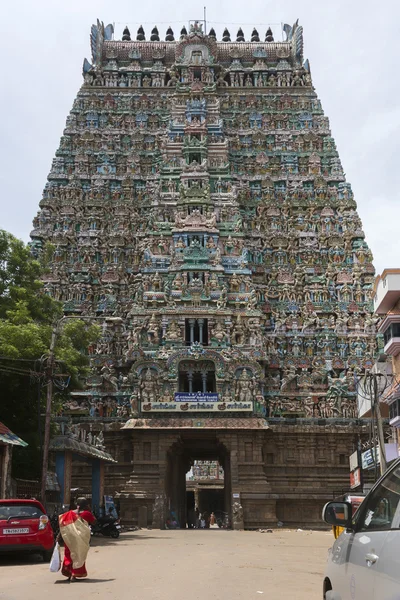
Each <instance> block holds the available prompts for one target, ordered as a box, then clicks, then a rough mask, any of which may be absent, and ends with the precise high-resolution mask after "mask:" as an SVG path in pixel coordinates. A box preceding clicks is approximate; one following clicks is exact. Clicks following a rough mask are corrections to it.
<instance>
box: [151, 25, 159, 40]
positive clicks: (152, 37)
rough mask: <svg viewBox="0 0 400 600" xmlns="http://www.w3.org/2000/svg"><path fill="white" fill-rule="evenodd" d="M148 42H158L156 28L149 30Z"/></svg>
mask: <svg viewBox="0 0 400 600" xmlns="http://www.w3.org/2000/svg"><path fill="white" fill-rule="evenodd" d="M150 41H151V42H159V41H160V36H159V34H158V29H157V26H155V27H153V29H152V30H151V36H150Z"/></svg>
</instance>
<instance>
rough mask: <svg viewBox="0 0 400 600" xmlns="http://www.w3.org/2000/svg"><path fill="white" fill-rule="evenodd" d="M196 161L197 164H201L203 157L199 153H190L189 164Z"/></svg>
mask: <svg viewBox="0 0 400 600" xmlns="http://www.w3.org/2000/svg"><path fill="white" fill-rule="evenodd" d="M194 161H196V162H197V164H201V155H200V153H199V152H190V154H189V164H190V163H192V162H194Z"/></svg>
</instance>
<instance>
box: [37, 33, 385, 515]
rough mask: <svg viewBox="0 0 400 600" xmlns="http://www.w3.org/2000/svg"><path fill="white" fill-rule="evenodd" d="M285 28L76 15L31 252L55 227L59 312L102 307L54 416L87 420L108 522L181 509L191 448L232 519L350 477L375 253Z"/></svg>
mask: <svg viewBox="0 0 400 600" xmlns="http://www.w3.org/2000/svg"><path fill="white" fill-rule="evenodd" d="M284 31H285V35H286V40H285V41H284V42H275V41H274V39H273V35H272V32H271V30H268V31H267V32H266V35H265V41H262V39H263V38H264V36H262V38H261V40H260V36H259V33H258V32H257V31H256V30H255V29H254V30H253V32H252V36H251V41H245V39H244V35H243V32H242V30H241V29H240V30H239V31H238V33H237V37H236V40H234V41H232V40H231V37H230V34H229V32H228V30H225V31H224V34H223V38H222V40H221V41H217V39H216V35H215V32H214V30H211V31H210V32H209V33H208V34H207V35H206V34H205V33H204V32H203V29H202V26H201V24H199V23H198V22H195V23H193V24H192V25H191V26H190V28H189V31H187V30H186V28H183V29H182V31H181V33H180V36H178V39H176V40H175V38H174V33H173V32H172V30H171V28H169V29H168V30H167V33H166V37H165V40H162V41H161V40H160V37H159V32H158V30H157V28H154V29H153V30H152V32H151V34H150V36H149V37H150V39H146V34H145V32H144V30H143V28H142V27H140V28H139V29H138V32H137V36H136V40H132V39H131V34H130V32H129V30H128V29H127V28H126V29H125V30H124V33H123V36H122V40H121V41H116V40H114V36H113V28H112V26H110V25H109V26H107V27H104V25H103V24H102V23H100V22H98V23H97V25H94V26H93V27H92V31H91V47H92V61H91V63H90V62H89V61H87V60H86V59H85V62H84V66H83V77H84V83H83V85H82V87H81V89H80V90H79V92H78V95H77V97H76V99H75V101H74V103H73V107H72V110H71V112H70V114H69V116H68V118H67V123H66V128H65V130H64V134H63V136H62V138H61V142H60V146H59V148H58V150H57V152H56V156H55V158H54V160H53V164H52V168H51V172H50V174H49V177H48V183H47V184H46V187H45V190H44V194H43V198H42V200H41V202H40V212H39V214H38V216H37V217H36V218H35V220H34V229H33V231H32V234H31V235H32V250H33V252H37V253H40V252H42V251H43V249H44V247H45V245H46V242H50V243H51V244H52V253H53V258H52V262H51V271H50V273H49V274H48V275H46V277H45V289H46V293H48V294H51V295H52V296H53V297H55V298H56V299H58V300H60V301H62V302H63V303H64V310H65V314H66V315H82V316H84V317H85V318H90V317H91V316H96V317H103V322H102V325H101V332H102V333H101V338H100V340H99V341H98V342H97V343H96V344H95V345H93V347H91V348H90V349H89V353H90V359H91V366H92V374H91V376H90V377H88V378H87V380H86V381H85V385H84V389H82V390H80V391H79V390H76V391H73V392H72V393H71V398H70V400H69V401H68V402H67V403H65V405H64V407H63V411H62V413H61V414H60V415H59V416H58V419H59V421H60V422H61V423H62V425H63V427H64V430H67V431H69V433H66V435H73V436H75V437H79V438H80V439H82V440H83V441H85V440H87V439H88V436H90V437H91V436H92V435H94V434H98V432H99V431H101V432H102V433H103V435H104V444H105V447H106V449H107V452H109V453H110V454H111V455H112V456H113V457H114V458H115V459H116V460H117V464H115V465H114V464H113V465H110V466H107V467H106V469H105V489H106V492H107V493H111V494H115V493H117V495H118V497H119V499H120V505H121V513H122V517H123V518H124V519H125V520H127V521H133V522H135V521H137V519H138V511H139V510H141V511H142V512H141V515H142V517H141V518H142V520H143V514H144V513H143V510H146V511H147V520H148V523H151V524H153V526H156V527H162V526H163V523H165V519H166V515H167V514H168V512H169V511H174V513H175V514H177V515H178V516H179V521H180V523H181V524H182V525H184V524H185V522H186V510H187V502H186V496H185V495H186V494H187V491H186V477H185V473H186V472H188V471H189V470H190V467H191V465H193V463H194V461H196V460H198V461H218V463H219V464H220V465H221V466H222V468H223V471H224V508H225V511H226V512H227V513H229V514H230V515H231V519H232V522H233V524H234V525H235V526H237V527H241V526H245V527H259V526H263V525H265V524H268V523H276V522H277V521H278V520H281V521H283V522H284V523H303V524H307V523H318V522H319V519H320V508H321V506H322V504H323V503H324V502H325V501H326V500H327V499H330V498H331V497H332V494H334V493H335V492H336V493H338V492H340V491H341V490H342V489H343V488H346V487H347V486H348V456H349V455H350V454H351V452H352V451H353V449H354V447H355V444H356V441H357V439H358V438H359V436H363V435H364V426H363V424H362V423H361V422H360V421H358V420H357V419H356V416H357V415H356V410H357V406H356V391H355V388H354V381H355V375H356V374H357V373H358V372H359V371H362V370H364V369H365V368H369V367H371V366H372V364H373V362H374V354H375V322H374V320H373V319H372V317H371V313H372V302H371V292H372V285H373V278H374V269H373V266H372V256H371V252H370V250H369V248H368V246H367V244H366V242H365V239H364V232H363V230H362V225H361V222H360V219H359V217H358V214H357V212H356V203H355V200H354V198H353V193H352V190H351V187H350V185H349V184H348V183H347V182H346V180H345V177H344V173H343V169H342V166H341V163H340V159H339V156H338V153H337V150H336V146H335V142H334V140H333V138H332V135H331V132H330V129H329V122H328V119H327V117H326V116H325V115H324V113H323V111H322V108H321V103H320V101H319V99H318V97H317V95H316V92H315V90H314V87H313V85H312V79H311V73H310V67H309V63H308V61H304V58H303V32H302V27H301V26H299V25H298V24H297V23H296V24H295V25H294V26H293V27H290V26H285V27H284ZM87 477H88V474H87V471H86V470H85V467H77V468H76V469H75V471H74V473H73V478H74V482H75V483H74V485H85V481H87Z"/></svg>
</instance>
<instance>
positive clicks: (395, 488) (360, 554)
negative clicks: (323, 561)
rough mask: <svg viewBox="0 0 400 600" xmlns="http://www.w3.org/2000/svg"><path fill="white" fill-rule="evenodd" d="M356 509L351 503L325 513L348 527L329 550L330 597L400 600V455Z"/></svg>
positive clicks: (327, 577)
mask: <svg viewBox="0 0 400 600" xmlns="http://www.w3.org/2000/svg"><path fill="white" fill-rule="evenodd" d="M351 512H352V511H351V504H349V503H347V502H328V504H326V505H325V507H324V509H323V511H322V518H323V519H324V521H325V522H326V523H328V524H329V525H338V526H341V527H345V528H346V529H345V531H344V532H343V533H342V534H341V535H340V536H339V537H338V538H337V540H335V543H334V544H333V546H332V548H331V549H330V550H329V554H328V561H327V567H326V571H325V578H324V585H323V592H324V596H323V597H324V599H325V600H400V459H399V460H396V462H395V463H393V465H392V466H391V467H390V468H389V470H388V471H386V473H385V474H384V475H383V476H382V477H381V478H380V479H379V481H378V482H377V483H376V484H375V486H374V487H373V488H372V490H371V491H370V492H369V494H368V495H367V496H366V497H365V499H364V501H363V502H362V504H361V506H360V507H359V508H358V510H357V512H356V514H355V515H354V517H352V516H351Z"/></svg>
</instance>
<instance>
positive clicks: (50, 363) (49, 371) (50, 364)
mask: <svg viewBox="0 0 400 600" xmlns="http://www.w3.org/2000/svg"><path fill="white" fill-rule="evenodd" d="M68 319H78V320H80V321H82V320H84V319H87V320H89V321H94V320H96V319H101V320H102V321H109V322H111V323H113V322H114V323H122V319H121V317H97V316H93V317H84V316H81V315H79V316H78V315H76V316H75V315H64V316H63V317H61V319H58V321H57V322H56V324H55V325H54V327H53V331H52V333H51V341H50V348H49V357H48V359H47V367H46V378H47V394H46V414H45V422H44V442H43V463H42V481H41V487H40V499H41V501H42V502H43V504H45V503H46V483H47V472H48V465H49V447H50V429H51V403H52V400H53V378H54V371H55V368H54V367H55V360H54V359H55V347H56V343H57V338H58V336H59V333H60V328H61V323H62V322H63V321H66V320H68Z"/></svg>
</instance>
